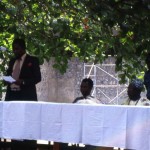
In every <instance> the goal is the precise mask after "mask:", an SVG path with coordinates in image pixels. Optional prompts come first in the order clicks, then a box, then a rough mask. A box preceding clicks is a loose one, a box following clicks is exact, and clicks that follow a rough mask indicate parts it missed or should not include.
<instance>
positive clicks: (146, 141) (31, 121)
mask: <svg viewBox="0 0 150 150" xmlns="http://www.w3.org/2000/svg"><path fill="white" fill-rule="evenodd" d="M0 137H1V138H5V139H29V140H30V139H31V140H47V141H55V142H64V143H83V144H89V145H96V146H107V147H121V148H130V149H136V150H141V149H142V150H149V149H150V107H148V106H143V107H142V106H141V107H140V106H136V107H134V106H121V105H86V104H65V103H49V102H25V101H23V102H21V101H13V102H4V101H1V102H0Z"/></svg>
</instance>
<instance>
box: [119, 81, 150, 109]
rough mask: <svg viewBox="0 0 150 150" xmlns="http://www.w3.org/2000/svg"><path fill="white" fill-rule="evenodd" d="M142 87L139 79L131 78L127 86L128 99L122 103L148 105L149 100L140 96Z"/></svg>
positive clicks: (149, 103)
mask: <svg viewBox="0 0 150 150" xmlns="http://www.w3.org/2000/svg"><path fill="white" fill-rule="evenodd" d="M143 89H144V84H143V82H142V80H140V79H133V80H132V81H131V83H130V84H129V86H128V90H127V94H128V99H127V100H126V101H124V102H123V104H122V105H133V106H137V105H141V106H148V105H150V102H149V100H148V99H146V98H144V97H141V92H142V90H143Z"/></svg>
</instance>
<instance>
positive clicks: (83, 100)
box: [73, 78, 113, 150]
mask: <svg viewBox="0 0 150 150" xmlns="http://www.w3.org/2000/svg"><path fill="white" fill-rule="evenodd" d="M92 89H93V81H92V80H91V79H90V78H85V79H83V80H82V82H81V86H80V91H81V93H82V96H81V97H77V98H76V99H75V100H74V101H73V103H78V104H101V102H100V100H97V99H96V98H94V97H93V96H91V91H92ZM78 148H79V147H77V149H78ZM82 149H83V150H113V147H101V146H100V147H97V146H93V145H85V147H84V148H82Z"/></svg>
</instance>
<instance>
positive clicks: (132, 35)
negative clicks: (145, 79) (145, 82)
mask: <svg viewBox="0 0 150 150" xmlns="http://www.w3.org/2000/svg"><path fill="white" fill-rule="evenodd" d="M0 9H1V13H0V20H1V21H0V39H1V42H0V44H1V45H0V46H3V45H4V46H6V47H8V48H9V49H11V42H12V40H13V38H14V37H23V38H25V40H26V42H27V50H28V52H29V53H30V54H33V55H36V56H38V57H39V59H40V62H41V63H43V62H44V60H45V59H46V60H50V59H51V57H55V65H54V67H55V68H56V69H58V70H60V72H62V73H64V72H65V71H66V69H67V65H68V64H67V63H68V60H69V59H70V57H78V58H80V59H81V60H83V61H86V62H87V61H92V62H95V63H102V62H103V61H104V60H105V59H106V58H107V57H108V56H109V55H111V56H114V57H115V58H116V71H118V72H119V71H121V75H120V77H121V78H120V79H122V80H120V81H121V82H125V81H126V80H127V78H132V76H134V75H141V74H140V72H141V71H143V70H145V64H144V63H142V62H143V61H144V59H145V56H146V54H147V53H148V51H149V48H150V44H149V42H150V38H149V34H150V13H149V12H150V8H149V2H148V1H146V0H135V1H123V0H111V1H110V0H101V1H99V0H80V1H79V0H64V1H51V0H41V1H37V0H32V1H31V0H11V1H9V2H7V1H6V0H2V1H1V3H0ZM5 57H7V56H5ZM0 58H1V59H3V57H2V56H1V55H0ZM6 59H7V58H6ZM139 60H141V62H140V61H139ZM6 63H7V62H6Z"/></svg>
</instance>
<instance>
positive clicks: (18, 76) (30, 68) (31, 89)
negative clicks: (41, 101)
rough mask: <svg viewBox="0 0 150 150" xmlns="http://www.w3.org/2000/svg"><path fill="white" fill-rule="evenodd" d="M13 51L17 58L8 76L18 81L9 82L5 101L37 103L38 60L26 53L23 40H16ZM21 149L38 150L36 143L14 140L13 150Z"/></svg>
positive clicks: (39, 76)
mask: <svg viewBox="0 0 150 150" xmlns="http://www.w3.org/2000/svg"><path fill="white" fill-rule="evenodd" d="M12 49H13V52H14V56H15V57H14V58H12V59H11V60H10V62H9V65H8V69H7V76H12V77H13V78H14V79H15V80H16V81H15V82H13V83H9V82H7V91H6V97H5V101H16V100H17V101H37V92H36V84H37V83H38V82H40V81H41V72H40V66H39V61H38V58H36V57H34V56H30V55H28V54H27V53H26V45H25V41H24V40H23V39H15V40H14V41H13V43H12ZM17 66H18V67H17ZM20 149H21V150H36V141H34V140H23V141H18V140H12V147H11V150H20Z"/></svg>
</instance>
